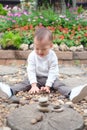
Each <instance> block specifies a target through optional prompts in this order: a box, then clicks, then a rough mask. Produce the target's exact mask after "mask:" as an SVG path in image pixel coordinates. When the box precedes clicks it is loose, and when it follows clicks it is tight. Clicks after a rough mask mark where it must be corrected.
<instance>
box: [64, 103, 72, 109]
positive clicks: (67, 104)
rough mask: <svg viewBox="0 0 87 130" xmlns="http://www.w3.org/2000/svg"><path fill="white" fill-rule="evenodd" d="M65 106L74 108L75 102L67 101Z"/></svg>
mask: <svg viewBox="0 0 87 130" xmlns="http://www.w3.org/2000/svg"><path fill="white" fill-rule="evenodd" d="M65 106H67V107H70V108H74V104H73V103H72V102H66V103H65Z"/></svg>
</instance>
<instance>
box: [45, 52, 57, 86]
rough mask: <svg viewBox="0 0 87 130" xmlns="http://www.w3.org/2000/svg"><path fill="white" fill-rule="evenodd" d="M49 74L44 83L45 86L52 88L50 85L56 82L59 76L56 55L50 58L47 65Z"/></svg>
mask: <svg viewBox="0 0 87 130" xmlns="http://www.w3.org/2000/svg"><path fill="white" fill-rule="evenodd" d="M49 66H50V67H49V73H48V78H47V81H46V84H45V85H46V86H49V87H52V84H53V83H54V81H55V80H56V78H57V77H58V76H59V68H58V59H57V56H56V54H54V55H53V57H51V61H50V65H49Z"/></svg>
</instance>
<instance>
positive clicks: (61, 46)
mask: <svg viewBox="0 0 87 130" xmlns="http://www.w3.org/2000/svg"><path fill="white" fill-rule="evenodd" d="M59 50H60V51H68V50H69V47H68V46H67V45H66V44H64V43H63V44H60V46H59Z"/></svg>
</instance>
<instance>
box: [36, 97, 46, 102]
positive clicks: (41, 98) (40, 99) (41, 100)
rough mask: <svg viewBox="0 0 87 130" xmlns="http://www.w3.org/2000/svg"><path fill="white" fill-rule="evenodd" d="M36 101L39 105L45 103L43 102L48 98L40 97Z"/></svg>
mask: <svg viewBox="0 0 87 130" xmlns="http://www.w3.org/2000/svg"><path fill="white" fill-rule="evenodd" d="M38 101H39V103H45V102H47V101H48V97H40V98H39V99H38Z"/></svg>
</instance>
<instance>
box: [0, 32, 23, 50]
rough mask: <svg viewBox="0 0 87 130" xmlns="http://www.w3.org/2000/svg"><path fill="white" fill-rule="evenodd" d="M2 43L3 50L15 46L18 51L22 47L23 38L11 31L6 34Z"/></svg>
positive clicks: (0, 41)
mask: <svg viewBox="0 0 87 130" xmlns="http://www.w3.org/2000/svg"><path fill="white" fill-rule="evenodd" d="M0 43H1V45H2V47H3V48H6V47H10V46H13V47H15V48H17V49H18V48H19V47H20V45H21V37H20V35H19V33H13V32H11V31H9V32H5V34H4V35H3V37H2V38H1V40H0Z"/></svg>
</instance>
